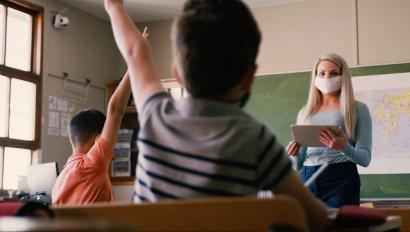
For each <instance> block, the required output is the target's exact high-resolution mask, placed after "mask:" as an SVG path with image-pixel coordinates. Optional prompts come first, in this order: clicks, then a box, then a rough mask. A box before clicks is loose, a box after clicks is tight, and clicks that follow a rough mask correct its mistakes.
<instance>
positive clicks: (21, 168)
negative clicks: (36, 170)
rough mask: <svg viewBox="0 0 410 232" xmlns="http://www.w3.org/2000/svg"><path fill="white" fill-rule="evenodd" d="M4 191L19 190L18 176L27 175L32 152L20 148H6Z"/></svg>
mask: <svg viewBox="0 0 410 232" xmlns="http://www.w3.org/2000/svg"><path fill="white" fill-rule="evenodd" d="M3 164H4V172H3V173H4V174H3V189H17V188H18V176H23V175H27V166H29V165H30V164H31V151H30V150H27V149H20V148H11V147H5V148H4V162H3Z"/></svg>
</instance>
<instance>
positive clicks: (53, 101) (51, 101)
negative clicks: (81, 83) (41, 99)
mask: <svg viewBox="0 0 410 232" xmlns="http://www.w3.org/2000/svg"><path fill="white" fill-rule="evenodd" d="M48 109H49V110H56V109H57V97H56V96H48Z"/></svg>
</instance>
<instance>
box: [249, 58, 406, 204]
mask: <svg viewBox="0 0 410 232" xmlns="http://www.w3.org/2000/svg"><path fill="white" fill-rule="evenodd" d="M404 72H410V63H405V64H392V65H380V66H369V67H356V68H351V73H352V76H353V77H355V76H366V75H377V74H390V73H404ZM309 81H310V72H300V73H286V74H272V75H263V76H258V77H256V79H255V82H254V85H253V88H252V96H251V99H250V101H249V103H248V104H247V106H246V108H245V110H246V111H247V112H248V113H250V114H251V115H253V116H254V117H255V118H257V119H258V120H259V121H261V122H262V123H264V124H265V125H267V127H268V128H269V129H270V130H271V131H272V132H273V133H274V134H275V135H276V136H277V138H278V139H279V141H280V142H281V143H282V144H284V145H286V144H287V143H288V142H289V141H290V138H291V134H290V124H292V123H295V121H296V116H297V112H298V111H299V109H300V108H301V107H302V106H303V105H304V104H305V103H306V100H307V95H308V90H309ZM409 81H410V80H409ZM409 136H410V135H409ZM361 181H362V186H361V198H362V199H369V198H370V199H372V198H377V199H398V198H401V199H410V173H409V174H366V175H361Z"/></svg>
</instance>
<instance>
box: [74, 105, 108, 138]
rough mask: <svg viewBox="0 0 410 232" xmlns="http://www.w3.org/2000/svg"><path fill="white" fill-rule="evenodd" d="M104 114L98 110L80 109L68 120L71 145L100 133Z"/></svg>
mask: <svg viewBox="0 0 410 232" xmlns="http://www.w3.org/2000/svg"><path fill="white" fill-rule="evenodd" d="M104 123H105V115H104V114H103V113H102V112H101V111H98V110H82V111H80V112H78V113H77V114H76V115H74V117H73V118H72V119H71V121H70V126H69V130H70V140H71V142H72V143H73V145H78V144H83V143H85V142H87V141H88V140H89V139H90V138H91V137H92V136H93V135H95V134H101V132H102V130H103V128H104Z"/></svg>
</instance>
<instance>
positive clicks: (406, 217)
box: [378, 208, 410, 231]
mask: <svg viewBox="0 0 410 232" xmlns="http://www.w3.org/2000/svg"><path fill="white" fill-rule="evenodd" d="M378 210H381V211H383V212H386V213H387V215H397V216H400V217H401V220H402V222H401V227H400V231H410V209H405V208H400V209H395V208H378Z"/></svg>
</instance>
